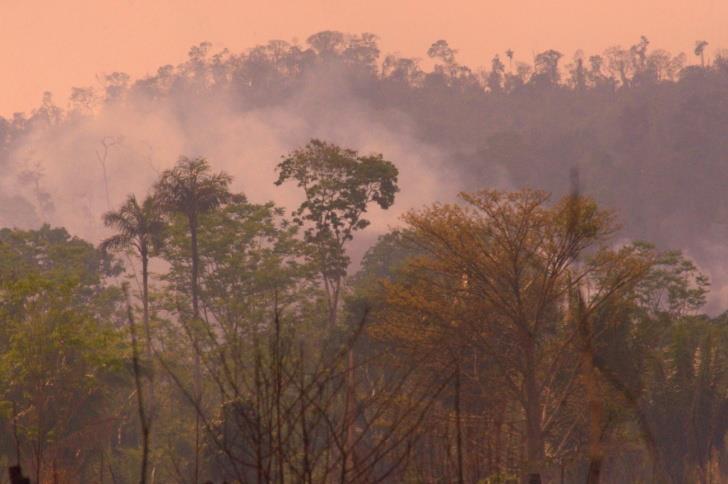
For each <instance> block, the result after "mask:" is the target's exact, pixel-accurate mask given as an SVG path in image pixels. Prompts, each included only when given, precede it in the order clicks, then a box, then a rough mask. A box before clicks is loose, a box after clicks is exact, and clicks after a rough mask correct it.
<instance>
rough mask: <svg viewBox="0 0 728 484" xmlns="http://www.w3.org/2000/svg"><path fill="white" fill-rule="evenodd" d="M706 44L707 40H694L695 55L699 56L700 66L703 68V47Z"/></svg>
mask: <svg viewBox="0 0 728 484" xmlns="http://www.w3.org/2000/svg"><path fill="white" fill-rule="evenodd" d="M707 46H708V42H707V41H705V40H698V41H697V42H695V51H694V52H695V55H696V56H698V57H700V66H701V67H703V68H705V48H706V47H707Z"/></svg>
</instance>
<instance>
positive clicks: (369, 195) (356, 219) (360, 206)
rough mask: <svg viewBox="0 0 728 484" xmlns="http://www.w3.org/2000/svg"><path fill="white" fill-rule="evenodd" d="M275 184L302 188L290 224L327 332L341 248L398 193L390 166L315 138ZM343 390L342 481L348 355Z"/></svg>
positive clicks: (342, 266) (350, 448)
mask: <svg viewBox="0 0 728 484" xmlns="http://www.w3.org/2000/svg"><path fill="white" fill-rule="evenodd" d="M277 169H278V179H277V180H276V182H275V183H276V185H281V184H283V183H284V182H285V181H286V180H294V181H296V183H297V184H298V186H299V187H301V188H303V190H304V192H305V195H306V199H305V200H304V201H303V203H302V204H301V205H300V206H299V207H298V209H296V210H295V211H294V220H295V221H296V222H297V223H298V224H301V225H303V224H305V223H306V222H308V226H307V227H306V229H305V230H304V238H305V240H306V241H307V242H309V243H311V245H312V247H315V250H316V259H317V260H316V262H318V265H319V267H320V271H321V276H322V278H323V282H324V288H325V290H326V296H327V303H328V310H329V311H328V312H329V317H328V321H329V327H333V326H334V325H335V324H336V322H337V318H338V308H339V301H340V299H341V285H342V281H343V278H344V276H346V270H347V268H348V266H349V257H348V256H347V255H346V250H345V246H346V243H347V242H349V241H351V240H352V239H353V238H354V233H355V232H356V231H358V230H362V229H363V228H365V227H367V226H368V225H369V221H368V220H367V219H365V218H364V214H365V213H366V211H367V207H368V206H369V204H370V203H372V202H374V203H376V204H377V205H379V207H381V208H383V209H387V208H389V207H390V206H391V205H392V203H394V196H395V194H396V193H397V191H398V190H399V188H398V186H397V175H398V174H399V172H398V171H397V168H396V167H395V166H394V164H393V163H392V162H390V161H387V160H385V159H384V157H383V156H382V155H381V154H374V155H367V156H363V155H360V154H359V153H358V152H356V151H355V150H351V149H345V148H341V147H339V146H337V145H335V144H331V143H326V142H324V141H320V140H317V139H313V140H311V141H310V142H309V143H308V144H307V145H306V146H305V147H303V148H301V149H298V150H295V151H293V152H292V153H291V154H289V155H288V156H287V157H286V158H285V159H284V160H283V161H282V162H281V163H279V164H278V167H277ZM347 359H348V361H347V365H348V369H347V391H346V399H345V400H346V403H345V407H346V409H345V414H346V418H345V433H346V435H345V442H346V443H345V445H344V454H345V458H344V462H343V465H342V476H345V475H346V473H347V472H349V471H353V469H354V466H355V457H354V442H355V436H354V419H355V406H356V403H355V401H354V400H355V398H356V395H355V393H356V391H355V376H354V367H355V362H354V351H353V349H352V348H350V349H349V351H348V358H347Z"/></svg>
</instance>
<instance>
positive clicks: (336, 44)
mask: <svg viewBox="0 0 728 484" xmlns="http://www.w3.org/2000/svg"><path fill="white" fill-rule="evenodd" d="M686 48H689V49H690V52H689V55H684V54H677V55H675V54H672V53H669V52H666V51H664V50H661V49H655V48H653V46H652V45H650V42H649V40H648V39H646V38H644V37H643V38H641V39H636V42H635V43H634V44H633V45H631V46H627V47H613V48H610V49H607V50H606V51H605V52H602V53H583V52H581V51H578V52H576V53H575V54H574V55H573V56H571V55H567V54H566V53H562V52H558V51H555V50H547V51H544V52H541V53H536V54H535V55H531V54H530V53H528V54H526V53H522V52H513V51H511V50H504V52H502V53H500V54H498V55H496V56H495V57H494V58H492V59H485V58H484V59H483V64H484V65H485V67H484V68H475V67H471V66H466V65H463V64H462V63H461V62H459V61H458V58H457V51H456V49H455V48H454V47H452V46H450V45H449V44H448V43H447V42H446V41H444V40H439V41H437V42H434V43H433V44H432V46H431V47H430V48H429V49H428V50H427V51H426V52H423V57H425V56H427V58H429V59H431V61H432V63H433V64H434V65H433V67H432V68H431V69H424V68H423V67H422V66H421V65H420V64H421V63H420V61H418V60H417V59H412V58H405V57H401V56H395V55H384V54H383V53H382V52H381V51H380V48H379V46H378V44H377V39H376V37H375V36H374V35H371V34H362V35H349V34H343V33H340V32H330V31H327V32H320V33H317V34H314V35H312V36H311V37H309V38H308V39H307V40H306V42H305V43H303V44H297V43H288V42H284V41H271V42H269V43H268V44H265V45H261V46H257V47H254V48H252V49H250V50H248V51H245V52H242V53H234V52H229V51H227V50H222V51H220V52H213V51H211V47H210V44H206V43H203V44H200V45H198V46H195V47H193V48H192V49H191V50H190V52H189V58H188V60H187V61H186V62H183V63H181V64H179V65H176V66H172V65H166V66H162V67H160V68H159V70H158V71H157V72H156V73H154V74H152V75H149V76H147V77H144V78H142V79H136V80H134V79H131V78H130V77H129V76H128V75H126V74H124V73H120V72H116V73H112V74H109V75H106V76H102V77H101V78H100V79H99V85H98V86H96V87H93V88H92V87H83V88H77V89H74V90H73V93H72V94H71V97H70V99H69V101H68V104H67V106H63V107H60V106H58V105H57V104H55V103H54V102H53V98H52V97H51V96H50V94H48V95H47V96H46V97H45V98H44V100H43V102H42V104H41V105H40V106H39V107H38V108H37V109H36V110H34V111H33V112H32V113H29V114H27V115H23V114H18V115H16V116H15V117H13V118H8V119H0V162H2V163H3V166H6V167H8V168H14V167H18V166H23V167H24V168H23V169H22V170H20V171H19V173H18V175H17V180H13V182H14V183H16V184H17V186H19V187H24V188H23V189H22V190H19V192H22V193H14V194H5V195H3V202H4V203H3V204H2V205H3V206H5V207H10V208H8V209H3V210H2V211H0V216H2V219H3V220H5V221H6V224H22V223H23V220H43V219H48V218H49V217H50V216H51V215H52V208H53V200H48V190H49V187H48V184H49V183H53V180H52V179H49V176H48V175H47V171H48V170H47V169H46V170H44V169H43V166H44V165H45V164H47V163H49V162H50V161H53V162H59V163H60V162H62V161H65V158H67V157H68V156H72V155H69V154H68V153H67V152H64V153H65V154H63V155H60V154H59V155H57V156H59V157H61V158H62V159H58V160H55V159H54V160H50V161H49V160H47V159H36V158H35V156H36V155H34V154H33V147H34V145H33V143H34V142H37V139H38V134H39V133H41V132H50V133H55V134H51V135H49V139H48V140H47V141H48V142H49V143H51V147H52V148H53V147H56V146H57V145H59V144H61V145H64V144H63V143H60V142H59V138H60V139H64V135H63V129H65V128H69V129H70V128H78V129H81V128H80V127H84V126H89V125H90V126H93V125H94V119H97V117H95V116H98V114H99V113H103V112H111V113H113V112H114V111H113V109H114V107H119V106H130V107H131V109H130V110H129V111H124V112H123V114H125V115H127V114H128V113H129V112H134V113H159V115H160V117H162V118H163V119H167V120H169V122H170V124H171V125H172V126H175V127H177V126H183V127H186V128H185V129H186V132H185V133H184V136H187V137H188V138H194V137H195V136H196V133H198V132H199V131H200V130H199V126H197V125H194V124H190V123H192V122H193V120H195V119H198V117H199V115H200V107H201V106H224V108H225V110H226V113H227V110H229V111H230V112H231V116H233V119H232V120H230V119H228V118H225V119H224V120H221V124H222V126H229V125H230V124H231V123H232V122H234V120H235V119H240V120H243V119H246V118H245V116H246V115H247V114H253V115H254V114H256V113H261V112H263V113H268V114H269V115H270V116H271V117H272V118H275V119H277V118H276V115H277V114H280V113H286V112H291V111H297V112H299V114H300V115H301V116H300V118H298V119H299V121H300V123H299V124H297V125H296V127H297V131H298V132H305V136H306V137H314V136H320V134H319V133H320V130H319V129H318V127H319V123H320V120H321V119H322V118H327V119H329V118H330V119H332V123H334V125H340V126H344V127H346V126H350V125H351V123H352V122H353V120H354V118H357V119H358V118H362V117H363V118H366V119H368V120H371V121H372V122H374V123H377V125H381V126H382V129H383V130H385V131H387V132H393V133H395V134H401V133H407V134H408V135H412V136H413V137H414V138H415V140H416V141H417V143H421V145H422V146H424V147H426V149H429V148H433V149H434V150H436V153H437V158H438V159H439V158H442V166H441V168H442V170H443V172H446V173H448V174H449V175H450V176H451V177H453V178H456V179H458V180H460V185H461V186H462V187H464V188H466V189H469V190H476V189H478V188H480V187H482V186H499V187H514V186H515V187H522V186H539V187H542V188H544V189H546V190H548V191H550V192H552V193H555V194H558V195H563V194H566V193H567V192H568V189H569V188H568V183H567V181H566V180H565V178H566V177H564V176H563V173H565V172H567V171H568V170H569V169H571V167H574V166H578V167H579V170H580V173H581V178H582V183H583V185H584V186H585V187H586V188H587V189H588V190H589V193H591V194H592V195H593V196H594V197H595V198H596V199H597V200H598V201H599V202H600V203H602V204H604V205H605V206H608V207H610V208H614V209H616V210H618V211H619V213H621V214H622V219H623V222H624V224H625V234H627V235H628V236H631V237H637V238H644V239H649V240H653V241H655V242H656V243H657V244H658V245H660V246H663V247H684V248H686V249H688V250H689V251H690V253H691V255H692V256H694V257H696V259H697V261H698V262H699V263H700V264H701V266H704V267H713V266H716V265H719V264H721V262H720V261H721V260H722V259H723V257H724V255H725V254H724V253H723V252H722V249H721V246H722V240H723V239H724V238H725V236H726V235H727V234H726V232H725V227H724V223H723V222H724V220H725V219H726V213H725V210H724V208H723V207H724V204H723V191H724V186H725V183H726V180H727V179H728V173H727V172H726V166H728V164H727V163H726V158H725V153H726V144H725V143H726V142H725V136H724V133H725V128H726V126H728V105H726V101H725V100H726V99H728V61H727V60H726V59H727V58H728V56H726V55H725V54H724V53H723V51H721V50H719V49H714V48H713V46H711V45H708V44H707V42H705V41H701V42H697V43H696V45H695V46H686ZM352 104H353V105H354V107H352V108H351V109H343V108H344V107H346V106H351V105H352ZM266 109H268V110H271V111H265V110H266ZM353 113H356V114H353ZM120 116H121V115H120ZM205 116H211V117H213V118H214V114H206V115H205ZM208 122H212V123H214V119H209V120H208ZM105 123H106V124H108V121H106V122H105ZM106 124H104V125H103V126H106ZM99 129H100V130H101V131H104V130H106V131H108V128H104V127H99ZM221 129H222V128H221ZM342 129H344V130H346V129H347V128H342ZM351 129H353V130H355V131H356V130H357V129H358V130H359V131H361V130H366V129H367V126H359V127H358V128H357V127H356V126H355V127H353V128H351ZM112 131H113V130H112ZM92 134H93V135H87V136H79V137H77V139H74V140H73V141H72V142H73V143H76V144H83V143H86V144H88V145H89V146H93V147H98V146H97V145H98V139H99V137H101V136H115V133H113V132H108V133H106V132H104V133H102V134H101V135H99V134H98V133H97V132H95V131H94V132H93V133H92ZM289 138H290V136H289ZM286 139H287V138H286ZM127 141H129V142H130V143H131V141H132V140H127ZM137 141H139V142H140V143H142V142H147V141H148V140H137ZM149 142H150V143H152V146H151V147H148V149H149V150H154V149H160V148H161V147H160V146H158V144H159V143H161V141H159V142H157V141H156V140H151V141H149ZM300 142H301V140H298V139H296V140H294V141H291V143H289V144H288V146H293V145H296V144H299V143H300ZM340 142H341V141H340ZM344 142H345V143H347V142H350V141H344ZM199 144H200V141H199V140H196V141H195V142H194V145H195V146H197V145H199ZM26 145H30V148H29V150H26V151H22V150H20V151H19V147H22V146H26ZM64 146H65V145H64ZM52 148H49V149H48V150H47V151H48V154H47V155H46V156H48V157H53V156H56V155H54V153H55V152H56V150H54V149H52ZM202 152H205V151H204V149H203V151H202ZM44 153H45V152H44ZM74 155H75V154H74ZM90 156H91V158H93V156H94V155H93V153H91V154H90ZM134 156H135V157H137V158H140V159H143V158H144V157H145V156H149V153H148V152H147V151H144V150H141V151H140V152H138V153H135V154H134ZM36 164H39V165H41V166H40V167H38V166H36ZM10 173H13V172H12V171H11V172H10ZM696 233H699V234H700V236H699V237H695V236H694V235H695V234H696ZM715 272H716V273H715V274H712V275H713V278H714V279H715V280H716V281H717V282H718V283H719V285H721V286H722V285H723V283H724V282H725V281H723V280H722V276H721V274H720V273H719V271H715Z"/></svg>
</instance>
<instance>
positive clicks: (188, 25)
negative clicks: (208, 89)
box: [0, 0, 728, 116]
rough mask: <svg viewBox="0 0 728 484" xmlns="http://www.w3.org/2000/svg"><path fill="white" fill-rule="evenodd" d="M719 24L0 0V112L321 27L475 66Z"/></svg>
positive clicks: (603, 7)
mask: <svg viewBox="0 0 728 484" xmlns="http://www.w3.org/2000/svg"><path fill="white" fill-rule="evenodd" d="M726 20H728V1H726V0H692V1H689V0H661V1H660V0H550V1H547V0H510V1H508V0H506V1H501V2H493V1H490V0H480V1H475V0H469V1H463V0H449V1H442V0H297V1H295V0H265V1H257V2H252V1H232V0H204V1H203V0H198V1H192V0H0V66H1V67H2V75H0V115H3V116H8V115H10V114H12V113H13V112H16V111H28V110H30V109H32V108H33V107H35V106H36V105H38V104H39V102H40V99H41V97H42V93H43V92H44V91H51V92H53V93H54V96H55V99H56V102H57V103H58V104H60V105H64V103H65V100H66V99H67V97H68V94H69V92H70V89H71V87H73V86H92V85H95V84H96V83H97V81H96V77H97V76H98V75H99V74H103V73H110V72H113V71H123V72H126V73H128V74H130V75H132V77H138V76H142V75H144V74H147V73H151V72H154V71H156V68H157V67H159V66H160V65H164V64H176V63H178V62H181V61H183V60H184V59H185V57H186V54H187V51H188V50H189V47H190V46H192V45H195V44H197V43H199V42H202V41H209V42H212V44H213V48H214V49H222V48H224V47H227V48H229V49H230V50H232V51H240V50H244V49H247V48H249V47H252V46H254V45H256V44H260V43H265V42H266V41H268V40H271V39H281V40H287V41H292V40H298V41H301V42H303V41H304V40H305V39H306V37H308V36H309V35H310V34H312V33H315V32H318V31H321V30H340V31H343V32H349V33H361V32H371V33H374V34H377V35H378V36H379V37H380V39H381V46H382V48H383V50H384V51H385V52H397V53H400V54H402V55H407V56H412V57H420V58H422V57H425V52H426V51H427V48H428V47H429V45H430V44H431V43H432V42H433V41H435V40H438V39H441V38H444V39H446V40H448V42H449V43H450V45H451V46H452V47H454V48H455V49H457V50H458V51H459V55H458V58H459V60H460V61H461V62H463V63H466V64H468V65H471V66H480V65H487V64H488V62H489V59H490V58H492V56H493V55H494V54H495V53H497V52H503V51H504V50H506V49H508V48H511V49H513V50H514V51H515V52H516V58H519V57H520V58H521V59H523V60H530V59H531V58H532V56H533V53H534V52H538V51H541V50H545V49H548V48H555V49H557V50H560V51H562V52H564V53H565V54H567V56H570V55H571V54H572V53H573V52H574V50H576V49H583V50H584V51H585V52H587V53H589V52H596V51H601V50H603V49H605V48H606V47H609V46H611V45H616V44H622V45H630V44H632V43H635V42H636V41H637V40H638V39H639V37H640V35H646V36H647V37H648V38H649V39H650V41H651V42H652V46H654V47H660V48H665V49H667V50H670V51H673V52H679V51H685V52H687V53H690V51H691V50H692V48H693V45H694V43H695V41H696V40H698V39H705V40H708V41H709V42H710V47H709V49H716V48H721V47H725V48H728V29H726V28H725V22H726ZM709 53H710V50H709Z"/></svg>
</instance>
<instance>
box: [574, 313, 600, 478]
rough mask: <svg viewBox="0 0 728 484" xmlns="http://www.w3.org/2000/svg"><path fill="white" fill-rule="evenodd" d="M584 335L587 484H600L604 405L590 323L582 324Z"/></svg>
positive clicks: (583, 368)
mask: <svg viewBox="0 0 728 484" xmlns="http://www.w3.org/2000/svg"><path fill="white" fill-rule="evenodd" d="M580 333H581V335H582V380H583V383H584V388H585V390H586V396H587V404H588V408H589V471H588V474H587V479H586V483H587V484H599V480H600V475H601V470H602V461H603V460H604V449H603V448H602V426H603V420H604V403H603V402H602V399H601V396H600V395H599V382H598V381H597V374H596V368H595V367H594V351H593V348H592V344H591V334H592V332H591V328H590V324H589V322H588V321H583V322H582V323H581V328H580Z"/></svg>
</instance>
